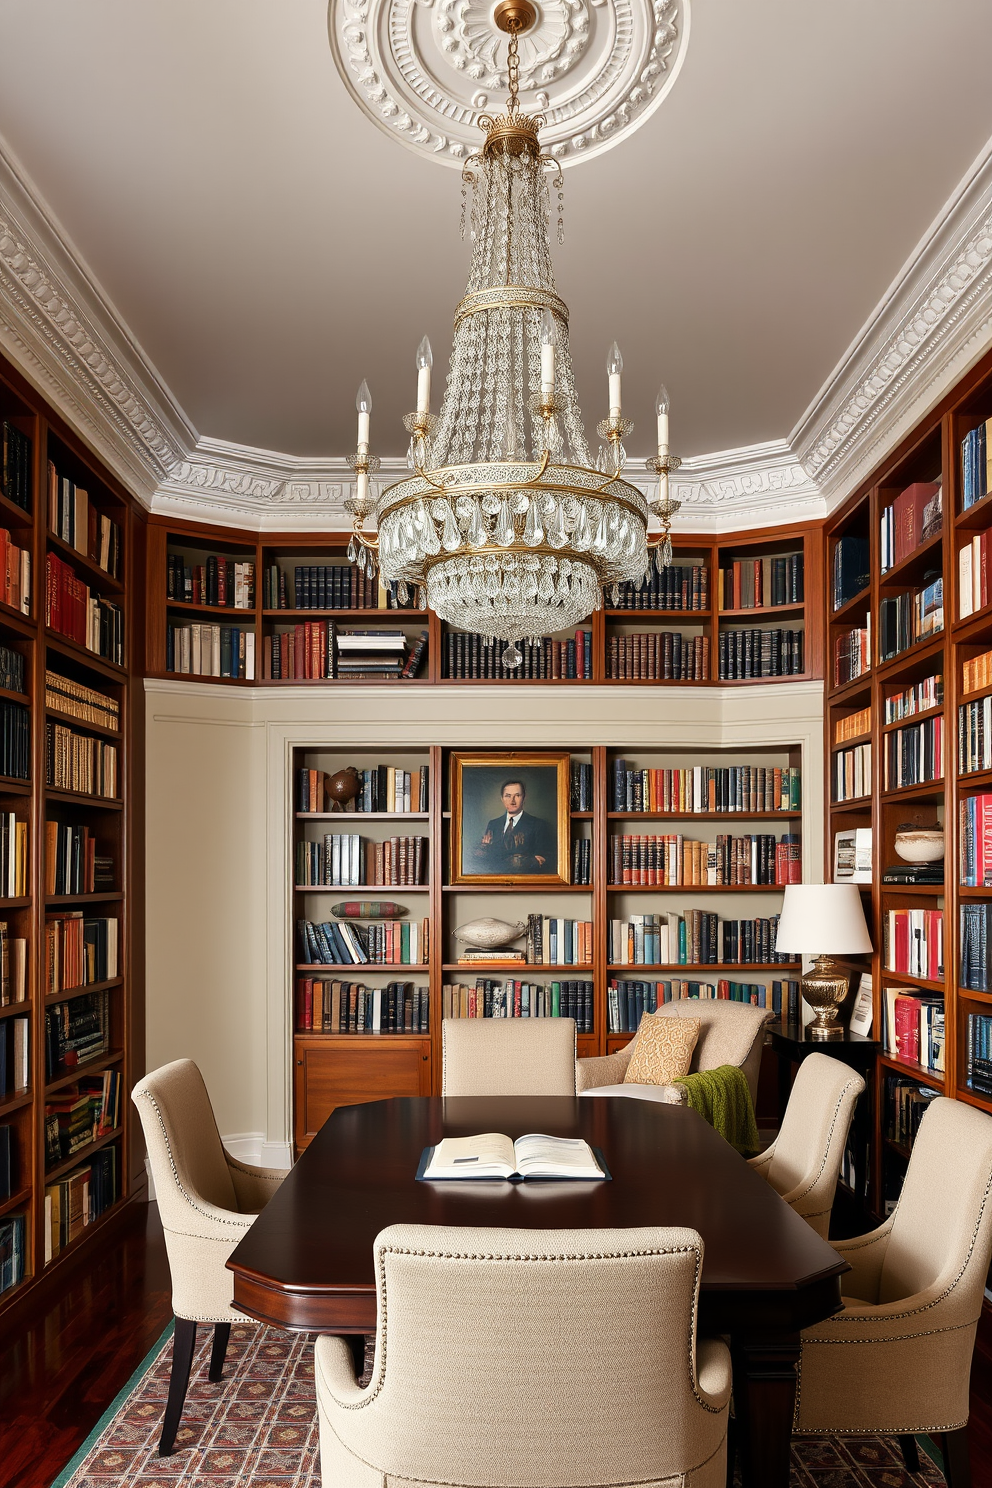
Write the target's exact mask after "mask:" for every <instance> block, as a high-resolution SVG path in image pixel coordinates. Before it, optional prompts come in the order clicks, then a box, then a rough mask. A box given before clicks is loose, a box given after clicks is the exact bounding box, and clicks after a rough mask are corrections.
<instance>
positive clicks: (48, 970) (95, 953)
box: [45, 910, 118, 993]
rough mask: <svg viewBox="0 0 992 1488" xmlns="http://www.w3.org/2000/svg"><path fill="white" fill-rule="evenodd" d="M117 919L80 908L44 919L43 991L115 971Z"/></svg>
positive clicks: (100, 979) (108, 976) (102, 977)
mask: <svg viewBox="0 0 992 1488" xmlns="http://www.w3.org/2000/svg"><path fill="white" fill-rule="evenodd" d="M117 966H118V962H117V921H116V920H115V919H91V918H89V917H86V918H84V917H83V912H82V910H76V911H75V912H74V913H72V914H67V915H59V916H57V917H55V918H54V919H48V920H46V921H45V991H46V992H47V993H52V992H66V991H69V990H71V989H72V988H74V987H88V986H90V985H91V984H92V983H93V982H106V981H110V980H111V979H112V978H113V977H116V975H117Z"/></svg>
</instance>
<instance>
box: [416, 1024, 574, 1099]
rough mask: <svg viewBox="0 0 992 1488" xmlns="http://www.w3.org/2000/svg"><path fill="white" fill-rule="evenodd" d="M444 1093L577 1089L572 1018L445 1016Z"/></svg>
mask: <svg viewBox="0 0 992 1488" xmlns="http://www.w3.org/2000/svg"><path fill="white" fill-rule="evenodd" d="M441 1055H442V1067H441V1094H442V1095H445V1096H449V1095H574V1094H575V1019H574V1018H445V1020H444V1022H443V1023H442V1024H441Z"/></svg>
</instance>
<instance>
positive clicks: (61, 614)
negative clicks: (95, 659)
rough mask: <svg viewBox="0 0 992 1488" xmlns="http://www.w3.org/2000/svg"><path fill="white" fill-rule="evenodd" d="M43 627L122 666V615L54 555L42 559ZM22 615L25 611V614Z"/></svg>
mask: <svg viewBox="0 0 992 1488" xmlns="http://www.w3.org/2000/svg"><path fill="white" fill-rule="evenodd" d="M45 579H46V584H45V623H46V625H48V627H49V628H50V629H51V630H55V631H57V632H58V633H59V635H64V636H67V637H68V638H69V640H71V641H75V642H76V644H77V645H79V646H83V647H85V649H86V650H87V651H92V652H93V654H94V655H95V656H102V657H103V659H104V660H105V661H112V662H114V663H115V664H116V665H117V666H123V665H124V611H123V610H122V609H121V607H120V605H118V604H114V603H113V601H112V600H109V599H103V598H101V596H100V595H99V594H97V593H95V592H94V591H93V590H91V589H90V586H89V585H88V584H84V583H83V581H82V579H80V578H78V577H77V576H76V571H75V569H74V568H73V567H72V566H71V564H68V563H63V562H62V559H61V558H59V557H57V556H56V554H55V553H49V554H48V556H47V557H46V559H45ZM25 613H26V611H25Z"/></svg>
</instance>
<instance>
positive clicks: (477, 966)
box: [441, 961, 593, 981]
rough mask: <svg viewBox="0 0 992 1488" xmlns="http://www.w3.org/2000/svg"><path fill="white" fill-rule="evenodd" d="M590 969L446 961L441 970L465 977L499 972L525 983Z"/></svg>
mask: <svg viewBox="0 0 992 1488" xmlns="http://www.w3.org/2000/svg"><path fill="white" fill-rule="evenodd" d="M592 968H593V963H592V962H591V961H581V962H569V963H567V964H566V965H558V966H545V965H543V963H541V962H536V961H446V962H445V963H444V964H443V966H442V967H441V970H442V971H459V972H462V973H463V974H464V975H466V976H467V975H468V974H469V972H472V971H487V972H490V971H501V972H503V973H504V975H506V976H510V975H512V976H513V977H514V979H515V980H517V981H525V980H527V979H528V978H529V977H533V976H560V975H562V973H567V974H568V975H569V976H573V977H579V976H582V975H583V973H585V974H586V975H588V974H589V973H591V971H592ZM525 974H526V975H525Z"/></svg>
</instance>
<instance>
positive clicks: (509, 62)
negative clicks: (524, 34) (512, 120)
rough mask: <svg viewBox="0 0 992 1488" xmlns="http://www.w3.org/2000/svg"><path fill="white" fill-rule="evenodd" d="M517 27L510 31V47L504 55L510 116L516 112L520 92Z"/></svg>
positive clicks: (507, 104) (507, 103)
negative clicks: (508, 85) (508, 84)
mask: <svg viewBox="0 0 992 1488" xmlns="http://www.w3.org/2000/svg"><path fill="white" fill-rule="evenodd" d="M517 29H518V28H517V26H516V25H514V26H513V27H512V29H511V31H510V45H509V48H508V50H507V55H506V72H507V77H508V79H509V83H510V96H509V98H508V99H507V101H506V106H507V108H508V109H509V111H510V113H511V114H515V113H516V112H517V95H518V93H519V92H520V45H519V42H518V41H517Z"/></svg>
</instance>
